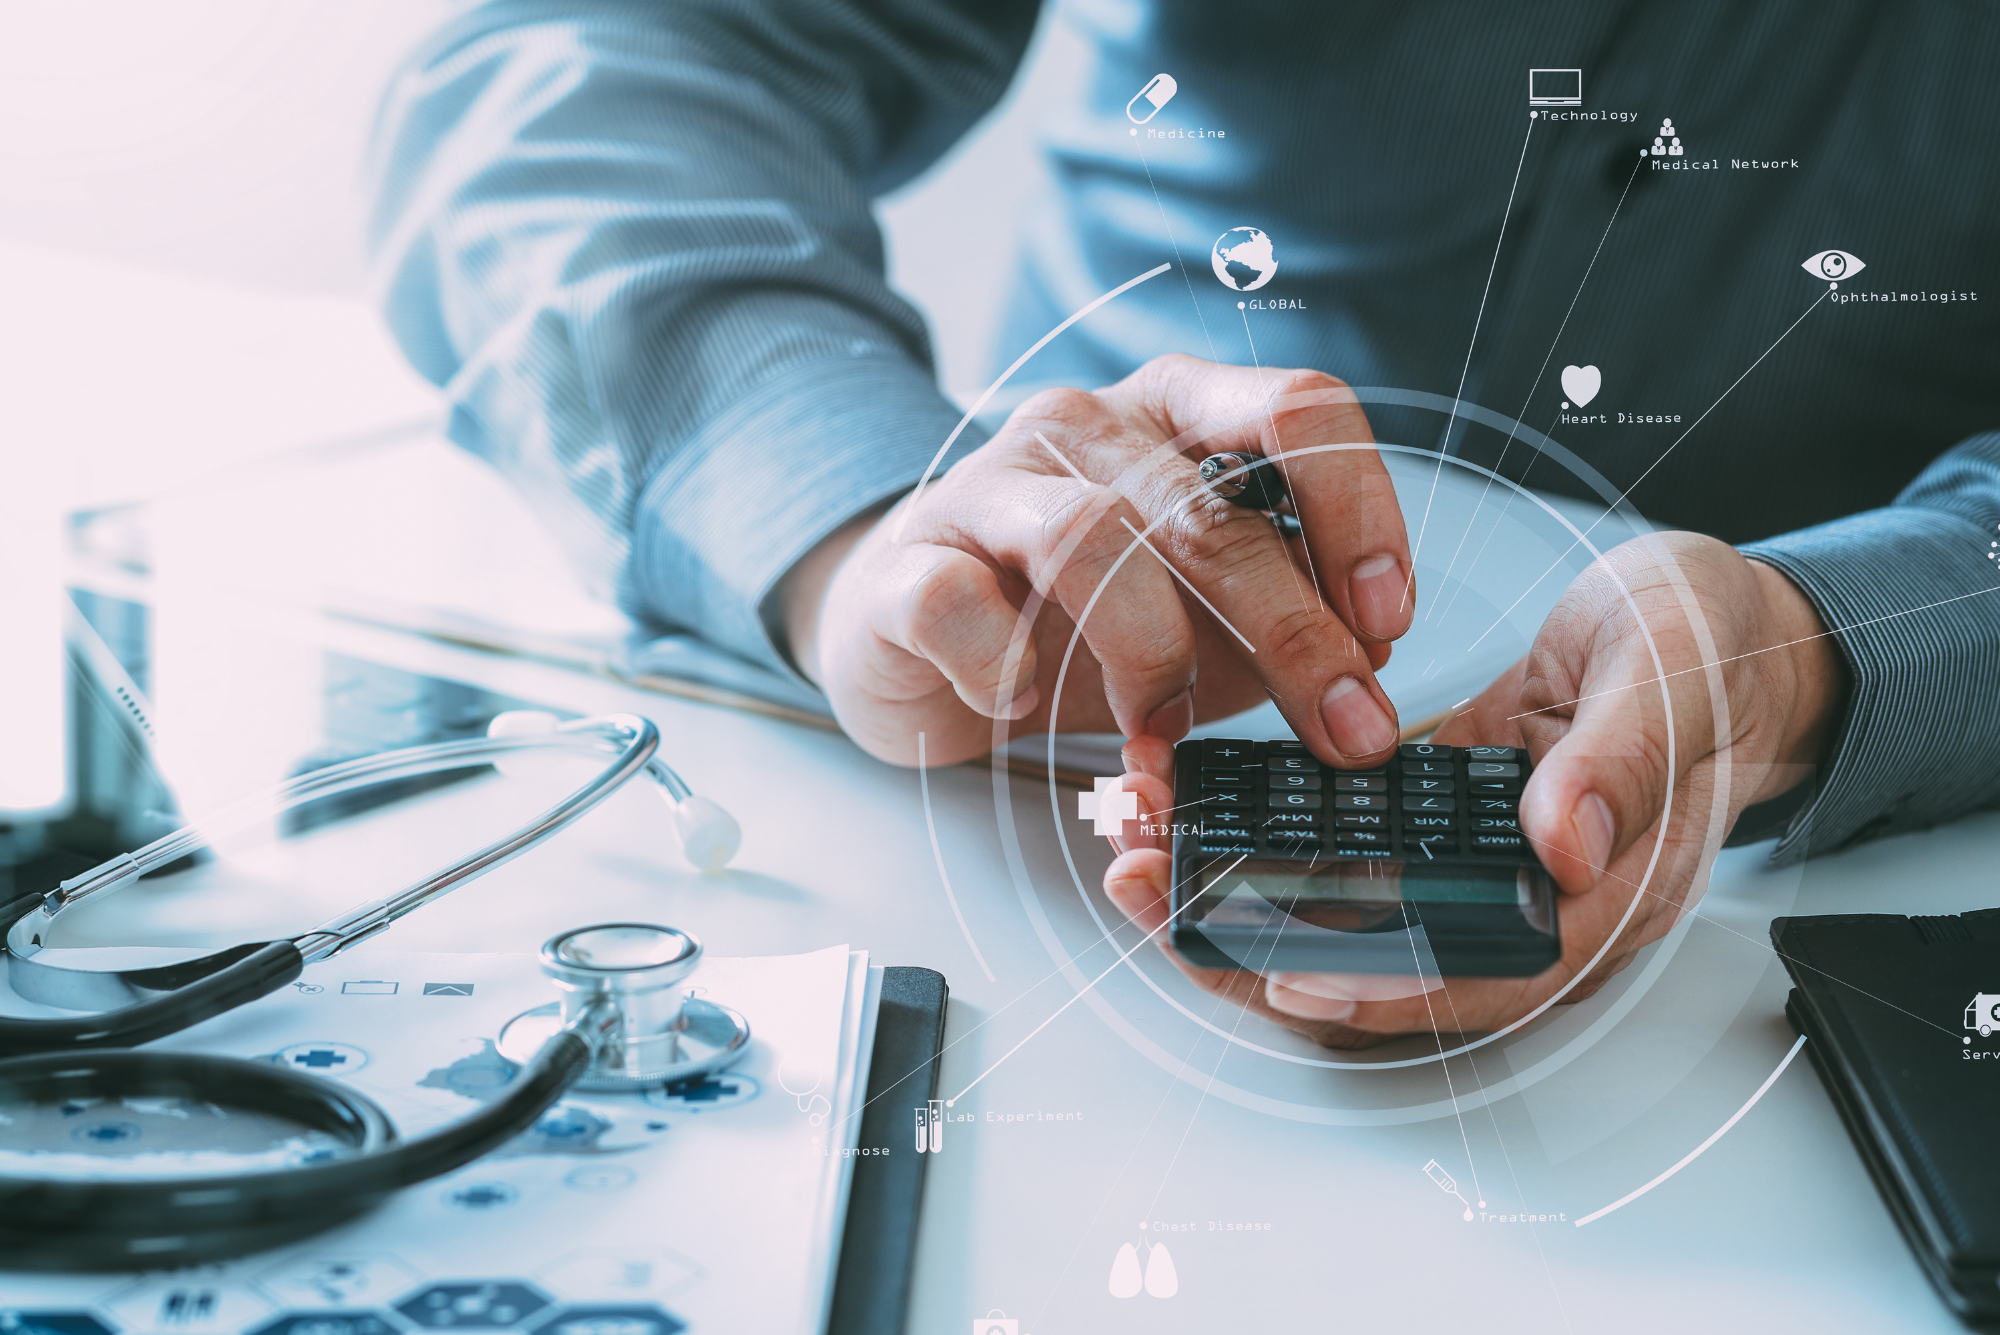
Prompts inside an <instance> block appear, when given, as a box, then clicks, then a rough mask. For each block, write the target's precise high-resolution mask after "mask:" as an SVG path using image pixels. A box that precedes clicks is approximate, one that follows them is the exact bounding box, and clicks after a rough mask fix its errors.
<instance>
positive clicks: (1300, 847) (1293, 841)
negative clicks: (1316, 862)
mask: <svg viewBox="0 0 2000 1335" xmlns="http://www.w3.org/2000/svg"><path fill="white" fill-rule="evenodd" d="M1271 847H1273V848H1275V849H1277V850H1279V851H1280V852H1284V853H1317V852H1318V851H1319V849H1320V842H1319V835H1317V834H1307V833H1305V832H1304V831H1297V832H1293V831H1288V830H1273V831H1272V832H1271Z"/></svg>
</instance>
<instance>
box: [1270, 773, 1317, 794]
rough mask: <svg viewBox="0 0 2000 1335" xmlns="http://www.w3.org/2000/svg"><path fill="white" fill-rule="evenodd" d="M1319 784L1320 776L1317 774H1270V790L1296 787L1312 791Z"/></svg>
mask: <svg viewBox="0 0 2000 1335" xmlns="http://www.w3.org/2000/svg"><path fill="white" fill-rule="evenodd" d="M1319 785H1320V778H1319V775H1317V774H1273V775H1272V776H1271V790H1272V791H1273V792H1276V791H1278V790H1279V789H1297V790H1299V791H1303V792H1313V791H1316V790H1317V789H1318V788H1319Z"/></svg>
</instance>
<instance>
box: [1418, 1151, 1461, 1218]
mask: <svg viewBox="0 0 2000 1335" xmlns="http://www.w3.org/2000/svg"><path fill="white" fill-rule="evenodd" d="M1424 1176H1425V1177H1427V1178H1429V1179H1430V1180H1431V1181H1433V1182H1435V1183H1437V1184H1438V1186H1440V1187H1442V1188H1443V1189H1444V1190H1446V1191H1448V1192H1450V1193H1451V1194H1452V1195H1454V1196H1458V1200H1459V1204H1461V1205H1463V1206H1464V1207H1465V1219H1466V1222H1467V1223H1470V1222H1472V1202H1471V1201H1468V1200H1466V1199H1465V1197H1463V1196H1459V1194H1458V1183H1457V1182H1456V1181H1454V1180H1453V1178H1452V1175H1451V1174H1450V1173H1447V1172H1445V1171H1444V1169H1443V1167H1442V1166H1440V1165H1439V1163H1438V1161H1437V1160H1436V1159H1433V1160H1431V1161H1430V1162H1429V1163H1427V1164H1425V1165H1424Z"/></svg>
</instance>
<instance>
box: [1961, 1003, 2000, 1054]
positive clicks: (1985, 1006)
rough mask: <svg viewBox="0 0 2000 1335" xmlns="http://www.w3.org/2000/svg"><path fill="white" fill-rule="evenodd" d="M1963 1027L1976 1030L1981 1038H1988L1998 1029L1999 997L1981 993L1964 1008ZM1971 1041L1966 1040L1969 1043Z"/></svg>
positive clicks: (1999, 1024) (1999, 1019)
mask: <svg viewBox="0 0 2000 1335" xmlns="http://www.w3.org/2000/svg"><path fill="white" fill-rule="evenodd" d="M1965 1027H1966V1028H1967V1029H1977V1030H1978V1031H1979V1036H1980V1037H1981V1038H1990V1037H1992V1035H1993V1031H1994V1030H1995V1029H2000V996H1995V995H1994V994H1992V993H1990V992H1981V993H1980V994H1979V995H1978V996H1976V997H1974V998H1973V999H1972V1002H1971V1004H1969V1005H1968V1006H1966V1008H1965ZM1971 1041H1972V1040H1971V1039H1967V1040H1966V1042H1968V1043H1970V1042H1971Z"/></svg>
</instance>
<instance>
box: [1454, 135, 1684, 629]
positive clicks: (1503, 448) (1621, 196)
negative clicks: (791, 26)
mask: <svg viewBox="0 0 2000 1335" xmlns="http://www.w3.org/2000/svg"><path fill="white" fill-rule="evenodd" d="M1644 165H1645V163H1644V162H1643V161H1642V162H1639V163H1636V164H1634V165H1633V168H1632V174H1631V175H1630V176H1628V177H1626V178H1625V188H1624V189H1623V190H1621V191H1619V192H1618V202H1617V203H1616V204H1614V205H1613V206H1612V208H1611V218H1610V220H1609V221H1607V222H1606V223H1605V224H1604V231H1603V232H1602V233H1601V234H1600V235H1599V236H1598V238H1597V249H1596V250H1593V251H1591V252H1590V263H1589V264H1588V265H1586V266H1584V270H1583V280H1582V281H1581V282H1579V283H1578V284H1577V285H1576V291H1575V292H1574V293H1572V294H1571V295H1570V299H1569V309H1568V310H1566V311H1564V312H1563V318H1562V323H1561V324H1560V325H1557V326H1556V336H1555V337H1554V338H1553V339H1551V340H1549V350H1548V351H1547V352H1546V353H1544V354H1543V356H1542V365H1541V369H1540V370H1538V371H1536V372H1535V383H1534V384H1532V385H1530V386H1528V392H1527V394H1526V395H1524V396H1523V397H1522V399H1521V412H1520V413H1516V414H1515V415H1514V425H1513V426H1512V427H1511V428H1510V429H1509V430H1508V432H1507V439H1506V440H1505V441H1503V442H1501V445H1500V458H1499V459H1498V460H1496V461H1495V462H1494V464H1493V473H1498V472H1499V471H1500V469H1501V466H1502V465H1504V464H1505V463H1506V462H1507V451H1508V450H1510V449H1512V448H1513V447H1514V440H1515V437H1516V435H1517V434H1518V433H1519V432H1520V429H1521V413H1525V412H1527V411H1528V405H1529V404H1531V403H1533V402H1534V401H1535V391H1536V390H1538V389H1540V388H1541V387H1542V377H1543V376H1545V375H1547V374H1548V373H1549V363H1550V362H1552V361H1554V360H1555V357H1556V349H1557V348H1559V347H1561V346H1562V336H1563V330H1565V329H1567V328H1569V318H1570V316H1572V315H1574V314H1576V303H1577V301H1578V300H1579V299H1580V298H1581V297H1582V296H1583V289H1584V287H1585V285H1586V284H1588V283H1589V282H1590V275H1591V274H1593V273H1595V272H1596V271H1597V257H1598V256H1599V255H1601V254H1603V253H1604V243H1605V242H1606V241H1607V240H1609V239H1610V237H1611V227H1612V224H1613V223H1616V222H1617V221H1618V214H1619V212H1620V211H1621V210H1622V209H1624V207H1625V196H1626V195H1628V194H1630V193H1631V192H1632V182H1634V181H1636V180H1638V179H1639V168H1640V167H1643V166H1644ZM1551 425H1553V423H1551ZM1543 434H1545V435H1546V434H1547V433H1546V432H1544V433H1543ZM1447 443H1449V442H1447ZM1530 462H1531V463H1532V461H1530ZM1492 490H1493V475H1492V474H1488V475H1487V478H1486V485H1485V486H1483V487H1481V488H1480V489H1479V501H1478V503H1477V504H1475V505H1474V506H1473V507H1472V519H1471V520H1469V521H1467V523H1466V526H1465V532H1464V533H1461V534H1460V535H1459V538H1458V548H1457V550H1455V551H1453V552H1452V554H1451V560H1450V561H1449V562H1447V563H1446V565H1445V568H1444V579H1443V580H1442V581H1440V588H1439V591H1440V592H1442V591H1443V590H1442V586H1443V583H1444V582H1446V581H1449V580H1450V579H1451V572H1452V571H1453V570H1456V569H1457V568H1458V554H1459V552H1462V551H1464V550H1465V540H1466V538H1467V537H1469V536H1471V533H1472V525H1473V523H1475V522H1477V521H1478V518H1479V512H1480V510H1481V509H1483V508H1484V507H1485V505H1486V497H1487V495H1488V494H1489V493H1490V492H1491V491H1492ZM1513 505H1514V493H1513V492H1512V491H1509V492H1508V493H1507V501H1506V504H1504V505H1502V506H1501V507H1500V514H1499V517H1498V518H1496V519H1495V520H1494V521H1493V527H1492V528H1489V529H1488V530H1486V537H1485V539H1484V541H1482V542H1481V543H1480V544H1479V551H1478V553H1477V554H1476V555H1475V556H1474V557H1473V558H1472V564H1473V565H1474V566H1477V565H1478V564H1479V560H1480V557H1483V556H1485V555H1486V549H1487V547H1488V546H1490V545H1491V544H1492V542H1493V535H1494V534H1495V533H1498V532H1499V531H1500V525H1501V524H1502V523H1503V522H1505V520H1506V518H1507V512H1508V510H1510V509H1512V508H1513ZM1464 589H1465V585H1464V584H1460V585H1459V586H1458V588H1456V589H1454V590H1452V595H1451V598H1450V600H1449V601H1448V602H1446V603H1445V605H1444V607H1443V608H1441V609H1437V613H1436V614H1437V619H1438V621H1439V622H1442V621H1443V620H1444V619H1445V618H1446V617H1447V616H1449V615H1450V614H1451V609H1452V607H1453V605H1454V604H1456V603H1457V602H1458V595H1459V594H1460V593H1461V592H1463V591H1464ZM1430 619H1431V613H1430V612H1428V611H1427V612H1426V613H1425V614H1424V620H1426V621H1428V620H1430Z"/></svg>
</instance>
